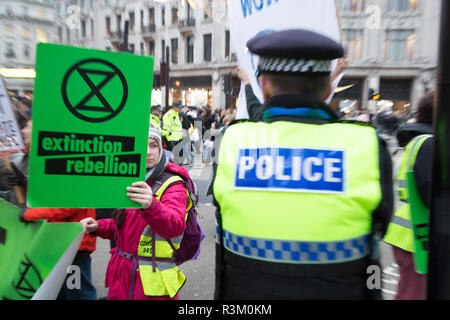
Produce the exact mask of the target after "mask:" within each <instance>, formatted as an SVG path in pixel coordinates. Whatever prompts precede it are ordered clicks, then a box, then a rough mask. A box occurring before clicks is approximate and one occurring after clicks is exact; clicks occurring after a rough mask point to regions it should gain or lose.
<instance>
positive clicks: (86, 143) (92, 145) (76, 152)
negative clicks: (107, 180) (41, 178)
mask: <svg viewBox="0 0 450 320" xmlns="http://www.w3.org/2000/svg"><path fill="white" fill-rule="evenodd" d="M131 152H134V137H122V136H108V135H95V134H81V133H69V132H51V131H40V132H39V146H38V156H40V157H47V158H46V159H45V173H46V174H60V175H85V176H119V177H137V176H138V175H139V167H140V157H141V155H140V154H139V153H137V154H133V153H131ZM71 155H73V156H71Z"/></svg>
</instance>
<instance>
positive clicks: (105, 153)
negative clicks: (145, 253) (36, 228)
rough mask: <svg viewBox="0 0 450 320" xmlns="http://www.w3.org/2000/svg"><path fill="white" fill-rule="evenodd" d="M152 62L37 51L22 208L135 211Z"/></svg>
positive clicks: (48, 48) (66, 50)
mask: <svg viewBox="0 0 450 320" xmlns="http://www.w3.org/2000/svg"><path fill="white" fill-rule="evenodd" d="M152 84H153V58H152V57H144V56H137V55H133V54H129V53H117V52H109V51H99V50H92V49H82V48H75V47H67V46H62V45H55V44H42V43H41V44H39V45H38V48H37V57H36V81H35V95H34V100H33V132H32V141H31V150H30V172H29V175H30V178H29V184H28V193H27V197H28V199H27V200H28V203H29V204H30V206H31V207H42V208H138V207H140V205H139V204H137V203H136V202H134V201H131V200H130V199H129V198H128V197H127V196H126V187H128V186H130V185H131V184H132V183H133V182H135V181H144V180H145V171H146V155H147V144H148V127H149V119H150V104H151V91H152Z"/></svg>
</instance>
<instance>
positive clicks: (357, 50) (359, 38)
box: [342, 29, 363, 60]
mask: <svg viewBox="0 0 450 320" xmlns="http://www.w3.org/2000/svg"><path fill="white" fill-rule="evenodd" d="M342 37H343V42H342V44H343V46H344V49H345V52H346V56H347V57H348V58H349V59H350V60H361V58H362V52H363V31H362V30H354V29H343V30H342Z"/></svg>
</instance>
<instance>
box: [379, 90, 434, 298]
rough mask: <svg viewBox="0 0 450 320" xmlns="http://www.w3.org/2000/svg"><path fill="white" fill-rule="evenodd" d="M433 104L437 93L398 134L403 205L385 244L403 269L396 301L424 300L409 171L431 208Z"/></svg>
mask: <svg viewBox="0 0 450 320" xmlns="http://www.w3.org/2000/svg"><path fill="white" fill-rule="evenodd" d="M433 103H434V92H429V93H427V94H426V95H425V96H423V97H422V98H421V99H420V100H419V103H418V107H417V112H416V115H415V122H414V123H407V124H405V125H403V126H401V127H400V128H399V130H398V132H397V140H398V143H399V146H400V147H402V148H405V151H404V153H403V155H402V157H401V164H400V167H399V171H398V175H397V182H398V189H397V190H398V194H399V197H400V200H401V201H402V204H401V205H400V206H398V209H397V210H396V211H395V214H394V216H393V218H392V220H391V223H390V224H389V227H388V229H387V232H386V235H385V237H384V241H385V242H386V243H388V244H390V245H392V250H393V255H394V259H395V262H396V263H397V264H398V266H399V273H400V277H399V282H398V286H397V293H396V295H395V299H396V300H424V299H425V292H426V277H427V276H426V275H425V274H421V273H418V272H417V271H416V268H415V263H414V254H415V253H416V250H415V245H414V234H413V228H412V223H411V205H412V204H411V203H410V202H409V197H408V194H409V192H408V189H410V188H414V186H410V185H408V180H407V171H412V172H413V173H414V178H415V181H416V186H415V187H416V189H417V192H418V194H419V196H420V199H421V200H422V202H423V203H424V204H425V206H426V207H427V208H429V207H430V203H429V202H430V200H429V199H430V190H431V189H432V188H431V180H432V179H431V176H432V167H433V166H432V163H433V140H434V139H433V135H432V134H433V127H432V119H433Z"/></svg>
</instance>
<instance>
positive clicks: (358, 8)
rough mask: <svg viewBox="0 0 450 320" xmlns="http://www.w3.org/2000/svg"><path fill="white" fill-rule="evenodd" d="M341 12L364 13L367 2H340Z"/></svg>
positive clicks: (358, 0) (363, 0) (349, 0)
mask: <svg viewBox="0 0 450 320" xmlns="http://www.w3.org/2000/svg"><path fill="white" fill-rule="evenodd" d="M337 5H338V9H339V11H342V12H363V11H364V10H365V0H338V2H337Z"/></svg>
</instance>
